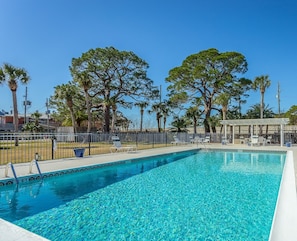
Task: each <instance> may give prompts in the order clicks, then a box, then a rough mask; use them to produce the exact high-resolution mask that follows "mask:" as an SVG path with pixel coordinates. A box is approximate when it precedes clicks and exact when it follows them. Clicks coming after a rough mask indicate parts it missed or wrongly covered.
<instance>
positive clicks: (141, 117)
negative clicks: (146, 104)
mask: <svg viewBox="0 0 297 241" xmlns="http://www.w3.org/2000/svg"><path fill="white" fill-rule="evenodd" d="M143 112H144V110H143V109H141V110H140V132H142V123H143Z"/></svg>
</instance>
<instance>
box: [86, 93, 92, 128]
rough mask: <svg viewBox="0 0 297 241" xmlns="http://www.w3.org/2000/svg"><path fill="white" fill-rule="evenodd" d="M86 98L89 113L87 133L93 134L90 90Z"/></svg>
mask: <svg viewBox="0 0 297 241" xmlns="http://www.w3.org/2000/svg"><path fill="white" fill-rule="evenodd" d="M85 98H86V105H87V113H88V128H87V133H90V132H91V123H92V115H91V107H90V98H89V94H88V90H85Z"/></svg>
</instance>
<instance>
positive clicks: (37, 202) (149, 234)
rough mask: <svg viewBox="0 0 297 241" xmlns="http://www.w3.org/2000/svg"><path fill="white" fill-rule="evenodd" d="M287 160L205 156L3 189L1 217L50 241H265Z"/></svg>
mask: <svg viewBox="0 0 297 241" xmlns="http://www.w3.org/2000/svg"><path fill="white" fill-rule="evenodd" d="M284 160H285V155H284V154H269V153H248V152H234V153H232V152H222V151H214V152H211V151H209V152H198V153H194V152H189V153H182V154H176V155H170V156H161V157H153V158H151V161H150V160H147V159H143V160H141V161H139V162H131V163H128V164H125V165H120V166H107V167H104V168H101V169H96V170H91V171H88V172H81V173H76V174H71V175H70V174H69V175H64V176H59V177H56V178H48V179H45V180H44V181H43V182H40V183H34V184H33V185H22V186H19V187H18V189H16V190H9V189H7V187H5V188H1V189H0V190H1V196H0V200H1V208H0V216H1V217H2V218H4V219H6V220H9V221H12V222H14V223H15V224H17V225H19V226H22V227H24V228H26V229H28V230H30V231H32V232H35V233H37V234H39V235H41V236H44V237H46V238H48V239H50V240H268V237H269V232H270V227H271V223H272V219H273V214H274V208H275V205H276V201H277V194H278V189H279V185H280V180H281V174H282V169H283V164H284V163H283V162H284ZM151 168H153V169H151ZM137 173H140V174H139V175H132V174H137ZM126 177H129V178H126Z"/></svg>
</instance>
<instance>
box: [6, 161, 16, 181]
mask: <svg viewBox="0 0 297 241" xmlns="http://www.w3.org/2000/svg"><path fill="white" fill-rule="evenodd" d="M9 167H10V168H11V171H12V174H13V176H14V179H15V182H16V184H19V179H18V177H17V174H16V172H15V169H14V166H13V164H12V163H11V162H9V163H7V164H6V166H5V177H8V169H9Z"/></svg>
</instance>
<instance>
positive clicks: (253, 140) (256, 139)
mask: <svg viewBox="0 0 297 241" xmlns="http://www.w3.org/2000/svg"><path fill="white" fill-rule="evenodd" d="M251 145H252V146H254V145H259V137H258V136H252V137H251Z"/></svg>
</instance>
